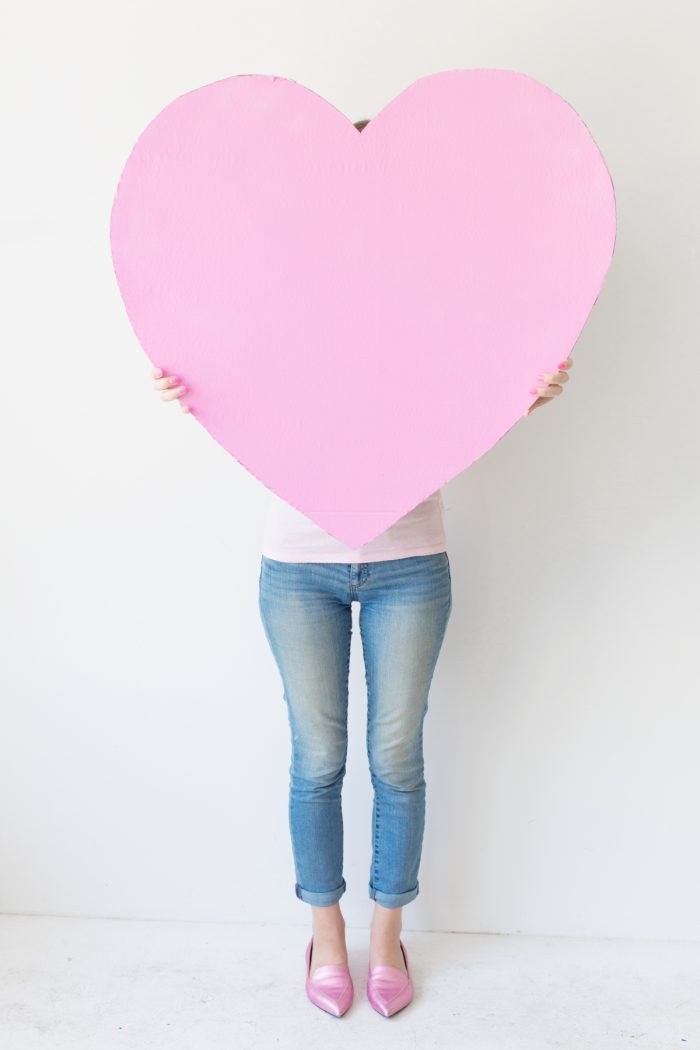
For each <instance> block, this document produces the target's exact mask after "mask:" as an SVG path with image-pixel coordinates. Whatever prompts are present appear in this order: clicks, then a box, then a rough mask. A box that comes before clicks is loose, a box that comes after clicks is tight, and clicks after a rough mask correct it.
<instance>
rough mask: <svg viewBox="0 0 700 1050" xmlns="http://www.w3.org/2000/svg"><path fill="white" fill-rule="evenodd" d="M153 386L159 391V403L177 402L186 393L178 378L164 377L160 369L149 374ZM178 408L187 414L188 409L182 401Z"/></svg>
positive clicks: (155, 369) (185, 388)
mask: <svg viewBox="0 0 700 1050" xmlns="http://www.w3.org/2000/svg"><path fill="white" fill-rule="evenodd" d="M151 376H152V378H153V386H154V387H155V388H156V390H159V391H160V392H161V393H160V397H161V401H177V400H179V398H181V397H182V395H183V394H184V393H186V391H187V387H186V386H185V385H184V384H183V383H181V382H180V377H179V376H172V375H165V374H164V372H163V369H162V368H154V369H153V372H152V373H151ZM180 408H181V409H182V411H183V412H189V411H190V408H189V406H188V405H185V404H184V403H183V402H182V401H181V402H180Z"/></svg>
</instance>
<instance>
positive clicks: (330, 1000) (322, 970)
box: [306, 937, 355, 1017]
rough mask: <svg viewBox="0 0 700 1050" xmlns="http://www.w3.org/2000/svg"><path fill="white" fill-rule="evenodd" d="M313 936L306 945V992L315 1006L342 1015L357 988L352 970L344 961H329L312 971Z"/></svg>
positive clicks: (338, 1015) (337, 1015)
mask: <svg viewBox="0 0 700 1050" xmlns="http://www.w3.org/2000/svg"><path fill="white" fill-rule="evenodd" d="M313 940H314V939H313V937H312V938H311V940H310V941H309V943H308V944H307V946H306V994H307V995H308V997H309V999H310V1000H311V1002H312V1003H313V1004H314V1006H320V1007H321V1009H322V1010H325V1011H326V1013H329V1014H334V1015H335V1016H336V1017H341V1016H342V1015H343V1014H344V1013H345V1011H346V1010H347V1009H348V1007H349V1006H350V1004H351V1002H352V1000H353V998H354V995H355V989H354V987H353V983H352V977H351V976H350V970H349V969H348V967H347V966H345V965H343V963H327V964H326V965H325V966H318V967H317V968H316V969H315V970H314V972H313V974H312V973H311V952H312V945H313Z"/></svg>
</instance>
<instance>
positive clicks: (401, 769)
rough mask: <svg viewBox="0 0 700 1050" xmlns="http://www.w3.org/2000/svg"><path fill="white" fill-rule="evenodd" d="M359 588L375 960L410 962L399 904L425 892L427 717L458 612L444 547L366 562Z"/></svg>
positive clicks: (373, 962)
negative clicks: (451, 622)
mask: <svg viewBox="0 0 700 1050" xmlns="http://www.w3.org/2000/svg"><path fill="white" fill-rule="evenodd" d="M365 569H366V573H367V575H366V578H365V580H364V582H361V583H360V586H359V587H358V596H359V600H360V603H361V607H360V630H361V634H362V646H363V651H364V659H365V674H366V679H367V696H368V713H367V754H368V759H369V767H370V775H371V779H372V785H373V788H374V806H373V812H372V864H371V869H370V880H369V895H370V897H371V898H372V899H373V900H374V901H375V911H374V915H373V918H372V941H371V946H370V965H372V966H375V965H379V964H380V963H385V964H387V965H390V966H391V965H393V966H399V967H401V968H403V956H402V955H401V951H400V948H399V943H398V941H399V934H400V930H401V908H402V907H403V905H405V904H408V903H409V902H410V901H412V900H414V898H415V897H416V896H417V895H418V890H419V884H418V870H419V866H420V859H421V850H422V844H423V831H424V825H425V798H426V782H425V779H424V761H423V721H424V718H425V714H426V711H427V708H428V694H429V690H430V685H431V682H432V678H433V672H434V670H435V666H436V663H437V659H438V656H439V654H440V649H441V647H442V642H443V638H444V635H445V630H446V627H447V623H448V620H449V616H450V612H451V609H452V587H451V577H450V568H449V559H448V556H447V554H446V553H440V554H434V555H423V556H417V557H411V558H399V559H396V560H394V561H383V562H375V563H371V562H370V563H368V564H367V565H366V566H365Z"/></svg>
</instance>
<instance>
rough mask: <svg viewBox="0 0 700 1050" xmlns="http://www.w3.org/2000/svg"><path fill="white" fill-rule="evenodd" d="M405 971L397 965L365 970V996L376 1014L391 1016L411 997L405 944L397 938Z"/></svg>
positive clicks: (371, 967)
mask: <svg viewBox="0 0 700 1050" xmlns="http://www.w3.org/2000/svg"><path fill="white" fill-rule="evenodd" d="M399 944H400V945H401V951H402V952H403V958H404V962H405V963H406V973H404V972H403V970H399V968H398V967H397V966H382V965H380V966H370V967H369V968H368V970H367V998H368V999H369V1001H370V1003H371V1005H372V1006H373V1007H374V1009H375V1010H376V1011H377V1013H378V1014H382V1015H383V1016H384V1017H391V1015H392V1014H395V1013H398V1011H399V1010H403V1008H404V1006H408V1004H409V1003H410V1001H411V999H412V998H413V977H412V975H411V968H410V966H409V965H408V953H407V951H406V945H405V944H404V943H403V941H402V940H399Z"/></svg>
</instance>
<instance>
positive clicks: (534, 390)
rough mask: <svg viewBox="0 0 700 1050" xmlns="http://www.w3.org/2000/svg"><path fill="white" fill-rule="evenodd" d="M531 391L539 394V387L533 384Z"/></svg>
mask: <svg viewBox="0 0 700 1050" xmlns="http://www.w3.org/2000/svg"><path fill="white" fill-rule="evenodd" d="M530 393H531V394H538V393H539V391H538V389H537V387H535V386H533V387H532V388H531V390H530Z"/></svg>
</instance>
